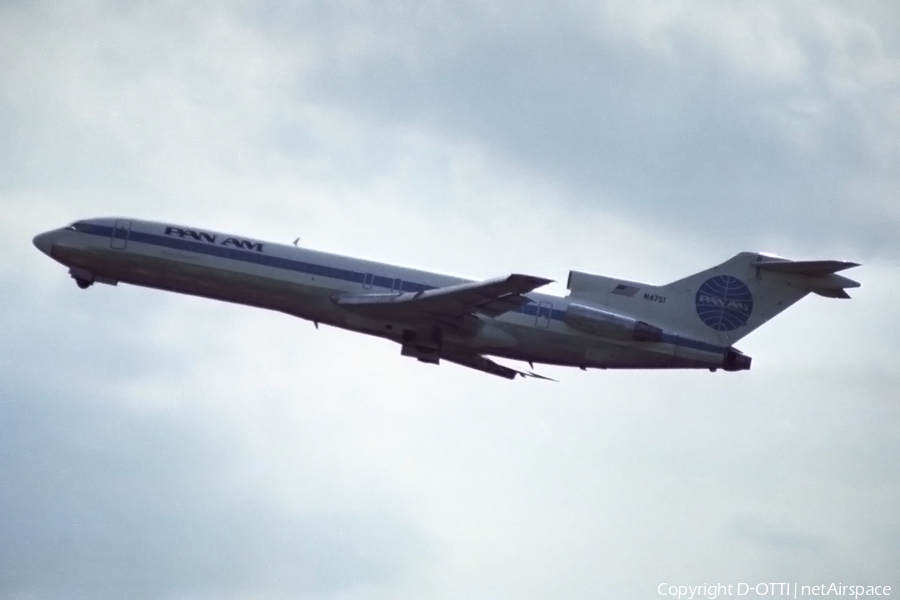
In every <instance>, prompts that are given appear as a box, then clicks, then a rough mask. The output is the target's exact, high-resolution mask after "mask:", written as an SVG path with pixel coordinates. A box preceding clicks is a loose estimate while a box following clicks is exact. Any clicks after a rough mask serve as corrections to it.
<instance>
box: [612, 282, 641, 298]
mask: <svg viewBox="0 0 900 600" xmlns="http://www.w3.org/2000/svg"><path fill="white" fill-rule="evenodd" d="M640 289H641V288H639V287H637V286H634V285H625V284H624V283H620V284H619V285H617V286H616V287H615V288H613V291H612V293H613V294H618V295H619V296H629V297H631V296H634V295H635V294H637V293H638V290H640Z"/></svg>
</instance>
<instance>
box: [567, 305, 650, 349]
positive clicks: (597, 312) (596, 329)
mask: <svg viewBox="0 0 900 600" xmlns="http://www.w3.org/2000/svg"><path fill="white" fill-rule="evenodd" d="M564 321H565V322H566V324H567V325H568V326H569V327H572V328H574V329H578V330H579V331H584V332H586V333H591V334H594V335H599V336H602V337H607V338H613V339H617V340H629V341H635V342H659V341H661V340H662V333H663V331H662V329H660V328H659V327H656V326H654V325H650V324H649V323H645V322H644V321H639V320H637V319H634V318H632V317H626V316H624V315H619V314H616V313H613V312H609V311H606V310H602V309H599V308H592V307H590V306H585V305H583V304H570V305H569V307H568V308H567V309H566V315H565V318H564Z"/></svg>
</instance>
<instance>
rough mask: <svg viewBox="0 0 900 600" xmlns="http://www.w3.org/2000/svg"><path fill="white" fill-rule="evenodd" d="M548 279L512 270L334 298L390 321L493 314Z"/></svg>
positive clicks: (517, 303)
mask: <svg viewBox="0 0 900 600" xmlns="http://www.w3.org/2000/svg"><path fill="white" fill-rule="evenodd" d="M551 281H553V280H552V279H544V278H543V277H535V276H533V275H519V274H512V275H509V276H508V277H499V278H497V279H488V280H487V281H476V282H471V283H462V284H459V285H452V286H448V287H441V288H433V289H430V290H424V291H420V292H403V293H373V294H342V295H339V296H335V297H334V298H333V300H334V302H335V303H336V304H337V305H338V306H341V307H343V308H345V309H347V310H349V311H352V312H355V313H357V314H360V315H364V316H367V317H372V318H380V319H386V320H389V321H400V322H416V321H433V320H448V319H455V318H460V317H463V316H465V315H469V314H473V313H480V314H483V315H487V316H489V317H496V316H498V315H502V314H503V313H505V312H508V311H510V310H514V309H516V308H518V307H520V306H522V305H524V304H527V303H528V302H529V300H528V298H526V297H525V296H523V294H525V293H527V292H530V291H532V290H534V289H535V288H538V287H540V286H542V285H546V284H548V283H550V282H551Z"/></svg>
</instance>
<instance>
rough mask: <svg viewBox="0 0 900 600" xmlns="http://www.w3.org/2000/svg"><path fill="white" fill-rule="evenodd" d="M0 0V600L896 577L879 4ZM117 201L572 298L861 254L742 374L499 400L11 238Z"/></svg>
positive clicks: (891, 23) (114, 206) (605, 380)
mask: <svg viewBox="0 0 900 600" xmlns="http://www.w3.org/2000/svg"><path fill="white" fill-rule="evenodd" d="M0 11H2V13H0V14H2V18H0V29H2V31H0V34H2V35H0V61H3V62H2V66H3V68H2V69H0V91H2V96H0V131H2V132H3V133H4V135H2V136H0V152H2V156H3V157H4V160H3V161H0V203H2V206H3V208H4V211H5V214H7V215H8V216H9V218H7V219H5V220H3V221H0V235H2V238H3V239H4V240H5V241H6V246H5V248H6V253H5V256H6V258H7V259H6V260H4V261H2V262H0V305H2V306H4V309H5V310H4V312H3V314H2V316H0V329H2V331H3V332H4V335H3V336H2V337H0V372H2V373H4V378H3V383H2V385H0V396H2V398H3V401H2V402H0V412H2V415H0V417H2V418H0V424H2V425H0V429H2V431H0V437H2V439H4V440H5V442H4V444H2V447H3V449H4V450H3V451H4V460H3V461H2V463H0V464H2V466H0V478H2V479H3V481H0V508H2V510H0V515H3V517H0V538H2V539H4V540H11V542H9V543H7V544H6V545H3V547H2V549H0V552H2V553H3V554H4V564H9V565H13V567H14V568H11V569H6V570H3V571H2V572H0V595H6V596H10V597H17V596H20V595H28V594H30V595H32V596H33V597H37V598H56V597H79V596H91V597H99V598H103V597H119V596H122V595H126V594H127V595H136V596H142V597H148V598H178V597H204V598H210V597H223V598H228V597H246V596H254V597H272V598H278V597H385V598H387V597H391V598H395V597H409V598H419V597H438V598H441V597H446V598H451V597H471V596H479V597H484V596H490V597H497V598H544V597H559V595H560V593H561V592H562V593H563V595H565V596H567V597H572V598H594V597H598V596H614V597H625V598H644V597H646V596H647V595H648V593H650V594H652V593H655V592H654V591H652V590H655V587H656V585H658V583H659V582H660V581H663V580H671V581H675V580H678V579H680V580H682V581H687V580H688V579H691V580H693V579H694V578H698V577H699V578H703V577H707V578H708V579H707V580H713V579H726V578H731V579H733V580H734V581H741V580H744V579H747V578H749V577H751V576H752V577H757V576H758V577H760V578H761V580H763V579H766V578H768V577H774V578H775V579H770V580H773V581H774V580H778V581H782V580H787V579H796V580H798V581H801V583H802V582H803V581H804V580H818V579H820V578H822V577H827V578H830V577H832V576H833V574H835V573H840V574H846V576H845V577H844V580H845V581H846V580H848V577H849V576H851V575H852V576H853V577H859V578H860V579H866V580H872V581H875V580H877V581H878V582H879V583H881V584H888V585H890V584H891V582H890V581H889V580H890V578H891V577H893V576H894V575H893V573H894V570H895V569H894V568H893V567H894V565H895V564H896V562H897V559H898V557H897V551H896V544H895V543H892V542H894V541H895V540H896V538H897V531H898V528H900V524H898V521H897V518H896V516H895V512H896V511H895V510H893V507H894V506H895V505H896V498H897V494H898V487H897V486H898V482H897V477H896V474H895V470H896V469H895V468H894V465H895V463H896V457H897V456H898V454H900V448H898V445H897V442H896V440H895V438H896V436H895V435H894V433H895V431H896V426H897V423H898V414H897V406H896V398H895V396H896V394H895V390H896V388H897V384H898V381H897V376H896V374H895V371H896V369H895V368H894V365H895V364H896V362H897V360H898V359H900V348H898V346H897V343H896V339H897V336H896V335H894V334H895V333H896V331H897V329H898V324H900V321H898V319H897V317H896V316H895V314H894V311H893V304H894V301H893V289H895V288H896V286H897V283H898V282H900V267H898V264H897V260H896V257H897V244H896V241H895V237H896V236H894V234H893V231H894V229H895V228H894V227H893V223H894V221H893V220H892V219H894V217H895V214H894V213H895V212H896V211H895V204H896V203H895V202H893V197H894V196H896V190H897V185H896V181H895V178H894V176H893V175H892V172H893V171H892V169H893V165H894V163H895V162H896V161H895V160H893V156H894V150H895V148H894V146H895V144H894V142H893V141H892V140H893V139H894V138H896V136H895V135H894V133H893V132H894V131H895V129H896V124H897V119H896V116H897V115H896V114H895V113H896V110H895V108H896V106H895V105H896V102H895V100H896V93H895V90H894V88H895V87H896V86H895V85H894V84H895V82H896V79H895V78H896V65H897V48H896V43H895V42H894V41H893V40H895V39H897V36H896V35H894V33H895V30H896V27H897V25H898V24H897V22H896V19H893V20H892V18H893V17H891V16H890V15H882V14H881V13H883V12H884V11H883V10H882V9H880V8H878V7H875V8H873V7H871V6H863V5H860V6H854V7H847V6H845V5H837V4H827V3H826V4H818V5H815V6H809V7H805V6H804V7H784V6H783V5H781V4H778V3H759V4H754V5H748V6H733V7H731V6H719V5H715V4H704V3H694V2H683V3H675V4H671V5H667V7H666V8H665V9H662V8H660V7H659V6H657V5H652V6H651V5H650V4H646V3H627V4H625V3H616V2H609V3H603V4H601V5H599V6H598V5H595V4H584V3H576V2H573V3H563V4H554V5H546V6H540V5H535V6H531V7H521V6H519V5H515V6H513V5H511V4H503V3H493V4H490V5H483V4H478V3H441V2H436V3H428V4H421V5H407V4H402V3H401V4H391V3H387V4H385V3H368V2H349V1H348V2H338V3H327V4H322V3H300V4H294V5H280V4H279V5H275V4H267V3H252V4H245V3H233V4H224V5H221V4H216V5H215V6H213V5H202V4H201V5H196V6H193V7H189V8H179V7H175V6H168V5H152V4H129V5H128V6H124V5H123V6H116V5H108V4H104V3H99V4H95V5H91V6H74V7H58V6H55V5H44V4H40V3H38V4H34V5H16V6H14V5H10V4H7V5H5V6H4V7H3V8H2V9H0ZM882 17H883V18H882ZM889 17H890V18H889ZM104 214H124V215H133V216H135V217H143V218H158V219H164V220H167V221H171V222H183V223H186V224H196V225H198V226H202V227H207V228H211V229H222V230H227V231H235V232H238V233H242V234H245V235H248V236H253V237H258V238H261V239H271V240H279V241H288V242H289V241H291V240H293V239H294V238H295V237H297V236H300V237H301V244H302V245H305V246H308V247H312V248H316V249H321V250H324V251H334V252H338V253H342V254H348V255H354V256H361V257H367V258H374V259H377V260H382V261H385V262H390V263H399V264H404V265H409V266H413V267H419V268H424V269H429V270H435V271H441V272H447V273H451V274H456V275H462V276H469V277H472V278H487V277H491V276H496V275H500V274H503V273H507V272H510V271H521V272H527V273H534V274H536V275H543V276H548V277H553V278H555V279H556V280H557V282H558V283H557V284H555V286H554V287H553V288H552V289H554V290H555V291H557V292H558V293H560V294H564V293H565V290H564V289H563V287H564V286H563V282H564V281H565V277H566V274H567V271H568V269H569V268H578V269H581V270H587V271H593V272H598V273H606V274H610V275H613V276H619V277H624V278H633V279H637V280H641V281H648V282H654V283H663V282H667V281H672V280H675V279H678V278H680V277H682V276H684V275H687V274H689V273H690V272H695V271H698V270H700V269H703V268H706V267H708V266H709V265H710V264H713V263H714V262H718V261H721V260H724V259H726V258H727V257H728V256H730V255H732V254H733V253H734V252H736V251H738V250H741V249H761V250H769V251H774V252H778V253H782V254H784V255H788V256H795V257H801V258H829V257H835V258H848V259H855V260H858V261H859V262H862V263H863V265H864V266H863V267H860V268H859V269H856V270H854V271H853V272H852V274H851V276H852V277H854V278H857V279H859V280H860V281H862V283H863V287H862V288H860V289H859V290H856V291H855V292H854V299H853V300H852V301H850V302H838V301H833V300H825V299H822V298H818V297H812V298H809V299H806V300H804V301H803V302H801V303H800V304H799V305H798V306H797V307H796V308H793V309H791V310H790V311H787V312H786V313H785V314H784V315H781V316H779V317H778V319H777V320H775V321H773V322H772V323H771V324H769V325H767V326H766V327H764V328H762V329H760V330H759V331H758V332H756V333H754V334H753V336H750V337H749V338H747V339H746V340H744V341H742V343H741V348H742V349H743V350H744V351H746V352H748V353H749V354H750V355H752V356H753V357H754V368H753V370H752V371H751V372H750V373H740V374H724V373H716V374H710V373H705V372H704V373H693V372H690V373H688V372H685V373H621V372H589V373H582V372H580V371H570V370H565V369H556V368H553V367H543V366H539V371H540V372H542V373H546V374H548V375H550V376H553V377H555V378H558V379H560V380H561V383H559V384H549V383H546V384H544V383H542V382H525V381H519V382H512V383H510V382H506V381H499V380H498V381H495V380H494V378H491V377H489V376H486V375H483V374H481V373H474V372H469V371H468V370H465V369H462V368H460V367H456V366H454V365H441V366H440V367H431V366H427V365H420V364H417V363H416V362H415V361H410V360H408V359H406V358H402V357H400V356H399V352H398V349H397V348H396V347H395V346H394V345H392V344H389V343H387V342H384V341H381V340H376V339H370V338H366V337H363V336H359V335H356V334H351V333H348V332H343V331H339V330H334V329H331V328H328V327H322V328H321V329H320V330H316V329H314V328H313V327H312V325H311V324H309V323H306V322H303V321H299V320H296V319H293V318H290V317H287V316H285V315H280V314H275V313H268V312H265V311H259V310H254V309H249V308H243V307H235V306H229V305H224V304H218V303H213V302H209V301H205V300H201V299H196V298H189V297H183V296H179V295H174V294H165V293H162V292H156V291H153V290H144V289H139V288H134V287H129V286H125V285H121V286H118V287H115V288H112V287H107V286H100V285H97V286H94V287H93V288H91V289H90V290H87V291H86V292H82V291H80V290H78V289H76V288H75V287H74V285H72V282H71V280H69V278H68V277H67V276H66V274H65V272H64V269H63V268H62V267H60V266H59V265H55V264H53V263H52V262H50V261H48V260H47V259H46V257H44V256H43V255H41V254H40V253H38V252H37V251H36V250H35V249H34V248H33V247H32V246H31V244H30V239H31V237H32V236H33V235H34V234H35V233H37V232H39V231H42V230H45V229H49V228H51V227H56V226H59V225H61V224H63V223H65V222H68V221H71V220H74V219H76V218H80V217H85V216H98V215H104ZM6 561H9V562H6ZM804 578H805V579H804ZM766 580H769V579H766ZM648 590H650V591H649V592H648Z"/></svg>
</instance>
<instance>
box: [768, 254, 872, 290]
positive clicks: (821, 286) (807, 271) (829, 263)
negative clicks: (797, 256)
mask: <svg viewBox="0 0 900 600" xmlns="http://www.w3.org/2000/svg"><path fill="white" fill-rule="evenodd" d="M753 266H754V267H756V268H757V269H759V270H760V271H769V272H772V273H782V274H784V275H786V276H787V280H786V281H787V283H789V284H790V285H792V286H794V287H796V288H799V289H801V290H806V291H809V292H812V293H814V294H818V295H819V296H823V297H825V298H844V299H846V298H849V297H850V294H848V293H847V291H846V289H845V288H858V287H859V283H858V282H856V281H853V280H852V279H848V278H847V277H844V276H843V275H837V272H838V271H843V270H844V269H851V268H853V267H858V266H859V263H854V262H847V261H843V260H783V259H770V258H769V257H764V258H763V259H762V260H760V261H759V262H756V263H754V264H753ZM791 276H793V277H791Z"/></svg>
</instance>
